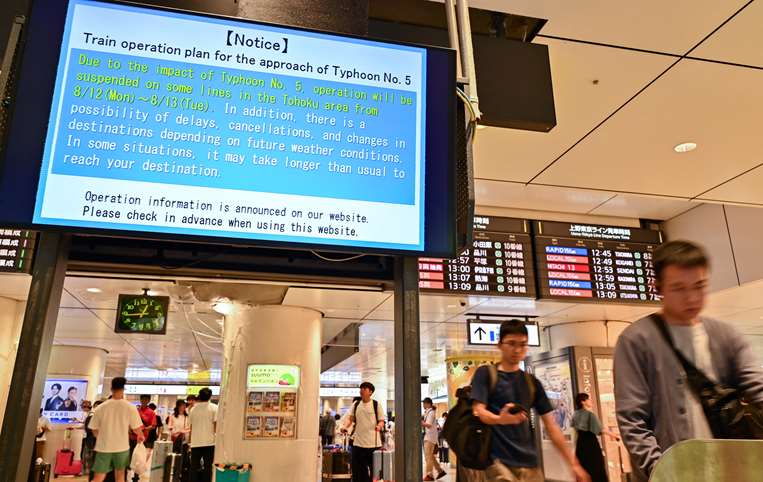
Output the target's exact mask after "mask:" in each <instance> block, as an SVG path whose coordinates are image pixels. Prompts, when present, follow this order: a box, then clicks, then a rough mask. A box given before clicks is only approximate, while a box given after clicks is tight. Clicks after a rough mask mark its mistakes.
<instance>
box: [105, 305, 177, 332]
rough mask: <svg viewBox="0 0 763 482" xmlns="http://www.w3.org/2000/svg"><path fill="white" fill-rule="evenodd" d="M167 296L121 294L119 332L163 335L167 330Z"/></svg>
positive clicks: (118, 317)
mask: <svg viewBox="0 0 763 482" xmlns="http://www.w3.org/2000/svg"><path fill="white" fill-rule="evenodd" d="M169 304H170V299H169V297H167V296H148V295H119V305H118V306H117V324H116V328H115V330H114V331H116V332H117V333H143V334H157V335H163V334H165V333H166V332H167V312H168V308H169Z"/></svg>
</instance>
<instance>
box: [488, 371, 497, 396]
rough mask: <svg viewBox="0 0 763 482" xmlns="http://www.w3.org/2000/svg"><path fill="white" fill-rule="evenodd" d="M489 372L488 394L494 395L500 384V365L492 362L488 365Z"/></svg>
mask: <svg viewBox="0 0 763 482" xmlns="http://www.w3.org/2000/svg"><path fill="white" fill-rule="evenodd" d="M487 373H488V394H489V395H492V394H493V392H495V387H496V386H498V365H496V364H495V363H490V364H488V365H487Z"/></svg>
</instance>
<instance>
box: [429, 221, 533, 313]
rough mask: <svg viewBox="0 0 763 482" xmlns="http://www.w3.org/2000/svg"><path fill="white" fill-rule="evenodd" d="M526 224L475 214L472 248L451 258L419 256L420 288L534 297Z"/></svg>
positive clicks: (433, 291)
mask: <svg viewBox="0 0 763 482" xmlns="http://www.w3.org/2000/svg"><path fill="white" fill-rule="evenodd" d="M529 225H530V222H529V221H526V220H523V219H514V218H502V217H498V216H483V215H477V216H475V217H474V240H473V242H472V246H471V248H469V249H467V250H465V251H464V252H462V253H461V254H460V255H459V256H458V257H456V258H452V259H439V258H420V259H419V289H421V291H424V292H432V293H454V294H473V295H493V296H514V297H522V298H524V297H527V298H535V277H534V271H535V269H534V267H533V257H532V241H531V238H530V226H529Z"/></svg>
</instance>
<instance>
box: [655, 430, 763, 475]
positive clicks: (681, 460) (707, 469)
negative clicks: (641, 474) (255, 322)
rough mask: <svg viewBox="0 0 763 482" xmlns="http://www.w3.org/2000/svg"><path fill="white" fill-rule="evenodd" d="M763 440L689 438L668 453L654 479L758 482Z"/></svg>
mask: <svg viewBox="0 0 763 482" xmlns="http://www.w3.org/2000/svg"><path fill="white" fill-rule="evenodd" d="M761 480H763V440H685V441H683V442H679V443H677V444H675V445H674V446H672V447H671V448H670V449H668V450H667V452H665V454H664V455H663V456H662V458H661V459H660V461H659V462H657V465H656V466H655V468H654V470H653V471H652V475H651V477H650V478H649V481H650V482H758V481H761Z"/></svg>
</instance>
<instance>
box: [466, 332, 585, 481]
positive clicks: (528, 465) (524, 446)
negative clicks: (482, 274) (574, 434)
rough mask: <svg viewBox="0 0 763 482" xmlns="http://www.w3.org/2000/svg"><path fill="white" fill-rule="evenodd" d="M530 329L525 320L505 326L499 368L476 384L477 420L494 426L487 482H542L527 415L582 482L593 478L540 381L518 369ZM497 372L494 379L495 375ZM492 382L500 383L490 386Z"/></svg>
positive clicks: (486, 370) (483, 371) (478, 375)
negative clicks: (558, 421)
mask: <svg viewBox="0 0 763 482" xmlns="http://www.w3.org/2000/svg"><path fill="white" fill-rule="evenodd" d="M527 340H528V334H527V326H525V324H524V322H522V321H520V320H507V321H504V322H503V323H502V324H501V328H500V333H499V339H498V349H499V351H500V353H501V362H500V364H499V365H498V366H492V367H491V366H481V367H479V368H478V369H477V371H476V372H475V373H474V379H473V380H472V393H471V396H472V399H473V408H474V414H475V415H476V416H478V417H479V419H480V420H481V421H482V423H484V424H486V425H489V426H491V428H492V435H491V448H490V456H491V458H492V460H493V463H492V465H491V466H490V467H488V468H487V470H486V471H485V472H486V476H487V480H488V482H543V480H544V477H543V471H542V470H541V468H540V467H539V460H538V451H537V447H536V445H535V437H533V432H532V428H531V426H530V422H529V416H530V414H529V413H528V410H531V409H535V411H536V412H537V413H538V415H540V419H541V420H542V421H543V425H544V426H545V428H546V433H547V434H548V437H549V438H550V439H551V442H552V443H553V444H554V446H555V447H556V449H557V450H558V451H559V453H560V454H561V455H562V456H563V457H564V459H565V462H566V463H567V465H568V466H569V467H570V469H571V470H572V472H573V473H574V475H575V479H576V481H577V482H588V481H590V480H591V479H590V477H589V476H588V474H587V473H586V471H585V470H584V469H583V467H582V466H581V465H580V462H579V461H578V459H577V457H575V454H573V453H572V451H571V450H570V448H569V446H568V445H567V440H566V439H565V438H564V434H563V433H562V431H561V430H560V429H559V426H558V425H557V424H556V422H555V421H554V414H553V407H552V406H551V403H550V402H549V400H548V397H547V396H546V391H545V390H544V389H543V385H541V383H540V381H538V379H537V378H535V377H534V376H532V375H530V374H527V373H525V372H523V371H522V370H520V369H519V363H520V362H521V361H523V360H524V359H525V357H526V356H527V346H528V345H527ZM491 371H492V373H491ZM491 379H494V380H495V381H496V383H495V384H493V383H491Z"/></svg>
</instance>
